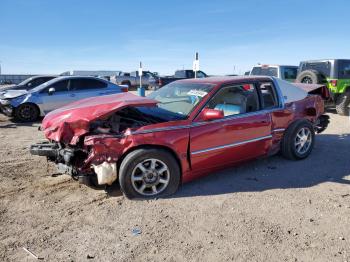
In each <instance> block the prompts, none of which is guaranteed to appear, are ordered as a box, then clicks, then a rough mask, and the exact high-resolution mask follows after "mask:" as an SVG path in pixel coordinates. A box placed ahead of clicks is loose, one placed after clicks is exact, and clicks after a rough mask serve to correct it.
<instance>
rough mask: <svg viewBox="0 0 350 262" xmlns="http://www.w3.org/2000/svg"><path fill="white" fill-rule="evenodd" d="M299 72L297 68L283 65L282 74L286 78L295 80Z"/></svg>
mask: <svg viewBox="0 0 350 262" xmlns="http://www.w3.org/2000/svg"><path fill="white" fill-rule="evenodd" d="M297 73H298V69H297V68H292V67H282V76H283V79H285V80H295V79H296V78H297Z"/></svg>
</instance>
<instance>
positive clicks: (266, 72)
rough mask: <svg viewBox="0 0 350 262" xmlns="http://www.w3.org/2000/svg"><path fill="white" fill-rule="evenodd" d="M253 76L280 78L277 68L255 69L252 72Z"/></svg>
mask: <svg viewBox="0 0 350 262" xmlns="http://www.w3.org/2000/svg"><path fill="white" fill-rule="evenodd" d="M251 75H255V76H275V77H277V76H278V72H277V68H276V67H260V66H259V67H258V66H256V67H253V70H252V72H251Z"/></svg>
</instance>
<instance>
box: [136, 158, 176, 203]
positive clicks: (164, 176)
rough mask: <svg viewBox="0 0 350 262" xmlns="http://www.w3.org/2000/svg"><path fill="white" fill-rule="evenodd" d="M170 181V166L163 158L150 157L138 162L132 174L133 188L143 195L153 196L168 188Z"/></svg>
mask: <svg viewBox="0 0 350 262" xmlns="http://www.w3.org/2000/svg"><path fill="white" fill-rule="evenodd" d="M169 181H170V171H169V168H168V166H167V165H166V164H165V163H164V162H163V161H161V160H159V159H155V158H150V159H146V160H143V161H142V162H141V163H139V164H137V165H136V166H135V168H134V169H133V171H132V174H131V183H132V186H133V188H134V189H135V190H136V191H137V192H138V193H139V194H141V195H144V196H153V195H157V194H159V193H161V192H162V191H164V190H165V189H166V187H167V186H168V184H169Z"/></svg>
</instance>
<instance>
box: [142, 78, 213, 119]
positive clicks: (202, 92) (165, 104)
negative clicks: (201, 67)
mask: <svg viewBox="0 0 350 262" xmlns="http://www.w3.org/2000/svg"><path fill="white" fill-rule="evenodd" d="M214 86H215V85H212V84H199V83H186V82H172V83H170V84H168V85H166V86H163V87H162V88H161V89H159V90H157V91H155V92H153V93H151V94H150V95H149V96H148V97H149V98H152V99H155V100H157V101H159V103H158V107H160V108H162V109H165V110H168V111H170V112H172V113H176V114H179V115H181V116H185V117H187V116H188V115H189V114H190V113H191V111H192V110H193V108H194V107H195V106H196V105H197V104H198V103H199V102H200V101H201V100H202V99H203V98H204V97H205V96H206V95H207V94H208V93H209V92H210V91H211V90H212V89H213V87H214Z"/></svg>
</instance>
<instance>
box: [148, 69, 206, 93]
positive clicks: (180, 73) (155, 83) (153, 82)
mask: <svg viewBox="0 0 350 262" xmlns="http://www.w3.org/2000/svg"><path fill="white" fill-rule="evenodd" d="M194 77H195V74H194V71H193V70H177V71H175V74H174V75H173V76H158V77H156V78H150V79H149V87H150V88H151V89H158V88H160V87H162V86H165V85H167V84H169V83H171V82H174V81H176V80H181V79H188V78H194ZM205 77H208V75H207V74H206V73H204V72H203V71H198V72H197V78H205Z"/></svg>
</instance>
